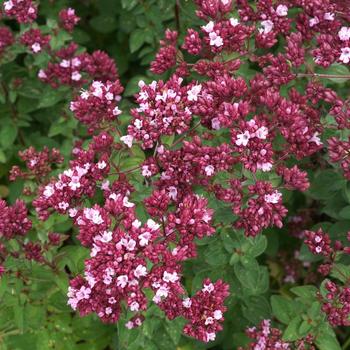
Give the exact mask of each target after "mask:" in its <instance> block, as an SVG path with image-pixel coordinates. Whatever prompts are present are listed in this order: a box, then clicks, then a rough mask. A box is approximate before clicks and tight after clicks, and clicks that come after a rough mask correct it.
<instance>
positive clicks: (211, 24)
mask: <svg viewBox="0 0 350 350" xmlns="http://www.w3.org/2000/svg"><path fill="white" fill-rule="evenodd" d="M202 29H203V30H204V31H205V32H207V33H211V32H212V31H213V30H214V22H213V21H210V22H209V23H208V24H207V25H205V26H202Z"/></svg>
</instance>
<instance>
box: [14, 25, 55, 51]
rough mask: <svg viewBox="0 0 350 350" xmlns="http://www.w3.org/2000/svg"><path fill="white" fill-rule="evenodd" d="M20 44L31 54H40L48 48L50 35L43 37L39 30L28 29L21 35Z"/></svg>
mask: <svg viewBox="0 0 350 350" xmlns="http://www.w3.org/2000/svg"><path fill="white" fill-rule="evenodd" d="M20 40H21V43H22V44H23V45H25V46H27V47H28V48H29V49H30V50H31V51H32V52H33V53H39V52H41V51H42V50H43V49H44V48H45V47H49V42H50V35H44V34H42V33H41V31H40V29H33V28H32V29H29V30H27V31H26V32H25V33H23V34H22V35H21V39H20Z"/></svg>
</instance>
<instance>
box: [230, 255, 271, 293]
mask: <svg viewBox="0 0 350 350" xmlns="http://www.w3.org/2000/svg"><path fill="white" fill-rule="evenodd" d="M234 271H235V274H236V276H237V278H238V280H239V281H240V283H241V284H242V286H243V287H244V288H246V292H245V293H246V294H247V295H258V294H262V293H264V292H266V290H267V289H268V285H269V274H268V270H267V267H266V266H259V264H258V263H257V261H256V260H255V259H246V260H243V262H242V259H241V262H239V263H238V264H235V265H234Z"/></svg>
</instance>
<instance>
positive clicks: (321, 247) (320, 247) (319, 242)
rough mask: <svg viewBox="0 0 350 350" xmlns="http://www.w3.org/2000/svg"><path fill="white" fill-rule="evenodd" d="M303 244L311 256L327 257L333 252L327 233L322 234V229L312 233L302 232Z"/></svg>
mask: <svg viewBox="0 0 350 350" xmlns="http://www.w3.org/2000/svg"><path fill="white" fill-rule="evenodd" d="M304 235H305V244H306V245H307V246H308V247H309V249H310V251H311V252H312V253H313V254H322V255H324V256H329V255H330V253H331V252H332V251H333V250H332V248H331V240H330V238H329V235H328V234H327V233H324V232H323V231H322V229H321V228H320V229H318V231H317V232H314V231H304Z"/></svg>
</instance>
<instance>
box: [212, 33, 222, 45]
mask: <svg viewBox="0 0 350 350" xmlns="http://www.w3.org/2000/svg"><path fill="white" fill-rule="evenodd" d="M209 39H210V45H211V46H216V47H220V46H222V45H223V44H224V41H223V40H222V37H221V36H220V35H217V34H216V33H215V32H211V33H209Z"/></svg>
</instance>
